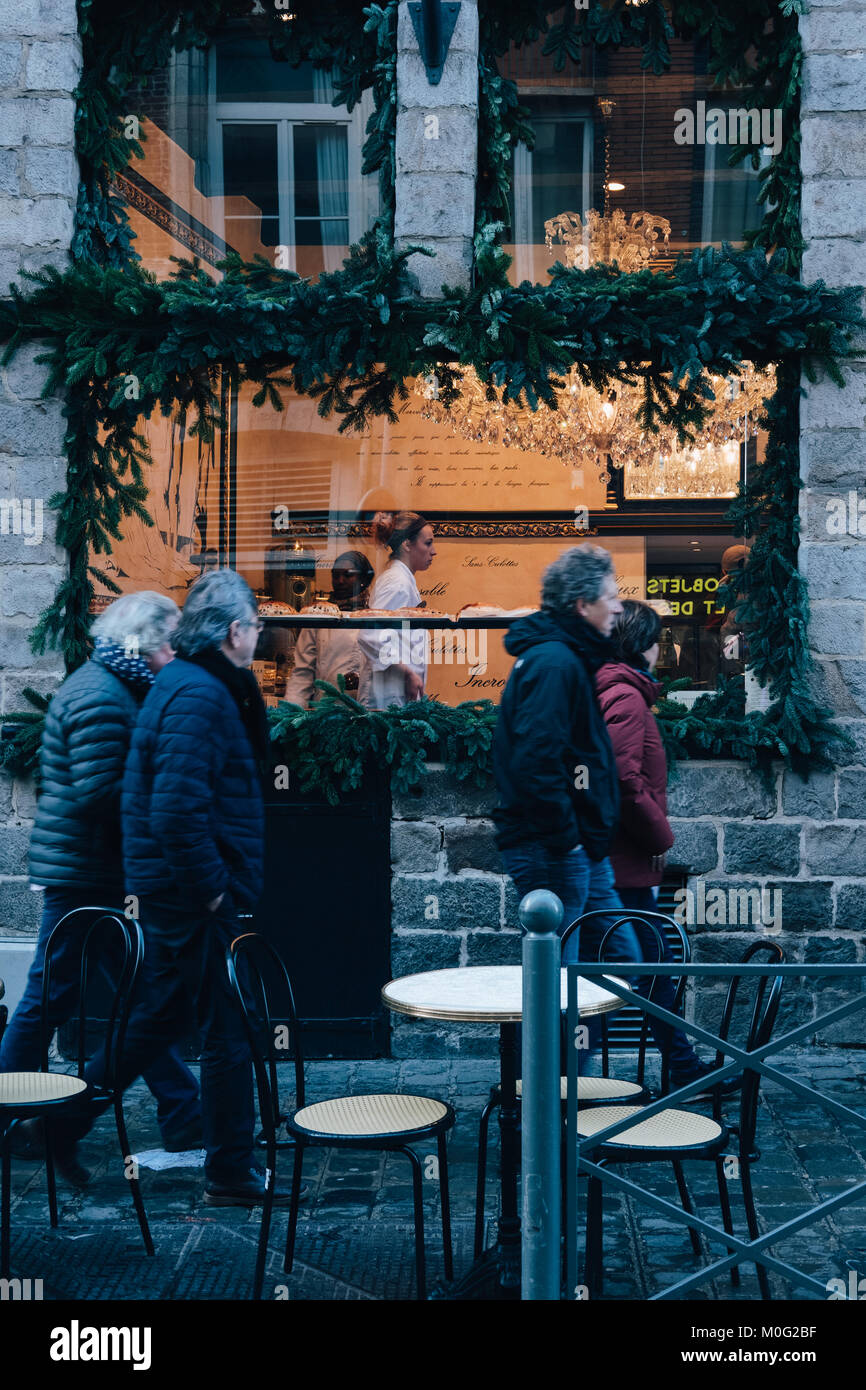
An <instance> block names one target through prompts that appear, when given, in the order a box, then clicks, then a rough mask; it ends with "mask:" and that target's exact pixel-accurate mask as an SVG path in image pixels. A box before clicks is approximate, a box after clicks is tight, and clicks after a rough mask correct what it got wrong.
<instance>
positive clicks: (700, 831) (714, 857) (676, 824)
mask: <svg viewBox="0 0 866 1390" xmlns="http://www.w3.org/2000/svg"><path fill="white" fill-rule="evenodd" d="M671 829H672V830H673V832H674V835H675V837H676V838H675V840H674V843H673V847H672V848H671V849H669V850H668V866H669V867H670V868H672V869H678V868H681V869H688V870H690V872H691V873H693V874H703V873H706V872H707V871H708V870H709V871H711V870H713V869H715V868H717V867H718V863H719V836H718V831H717V829H716V827H715V826H714V825H708V824H706V823H705V822H700V821H698V822H695V821H687V820H674V821H671Z"/></svg>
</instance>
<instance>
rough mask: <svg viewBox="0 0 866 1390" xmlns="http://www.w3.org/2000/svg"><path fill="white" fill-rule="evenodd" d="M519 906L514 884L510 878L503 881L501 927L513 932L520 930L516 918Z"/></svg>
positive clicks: (518, 897)
mask: <svg viewBox="0 0 866 1390" xmlns="http://www.w3.org/2000/svg"><path fill="white" fill-rule="evenodd" d="M519 906H520V894H519V893H518V891H517V889H516V887H515V885H514V882H513V880H512V879H510V878H506V879H505V907H504V909H503V912H502V925H503V926H504V927H506V928H511V929H512V930H513V931H519V930H520V922H519V920H518V917H517V909H518V908H519Z"/></svg>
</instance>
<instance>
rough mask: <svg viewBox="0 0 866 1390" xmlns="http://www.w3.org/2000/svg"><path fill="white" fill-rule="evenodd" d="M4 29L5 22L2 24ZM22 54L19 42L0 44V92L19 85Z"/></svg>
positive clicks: (9, 40)
mask: <svg viewBox="0 0 866 1390" xmlns="http://www.w3.org/2000/svg"><path fill="white" fill-rule="evenodd" d="M4 28H5V22H4ZM23 52H24V49H23V46H22V44H21V42H20V40H16V39H8V40H4V42H3V43H0V91H8V89H9V88H10V87H18V86H20V85H21V58H22V54H23Z"/></svg>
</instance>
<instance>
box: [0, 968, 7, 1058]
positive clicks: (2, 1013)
mask: <svg viewBox="0 0 866 1390" xmlns="http://www.w3.org/2000/svg"><path fill="white" fill-rule="evenodd" d="M5 996H6V984H5V981H3V980H0V999H3V998H5ZM8 1020H9V1010H8V1009H7V1007H6V1005H5V1004H0V1043H2V1041H3V1034H4V1033H5V1032H6V1024H7V1022H8Z"/></svg>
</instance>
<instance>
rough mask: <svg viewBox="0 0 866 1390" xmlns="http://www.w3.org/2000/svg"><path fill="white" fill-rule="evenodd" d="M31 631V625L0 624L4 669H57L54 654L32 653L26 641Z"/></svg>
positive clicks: (0, 647) (0, 649) (0, 648)
mask: <svg viewBox="0 0 866 1390" xmlns="http://www.w3.org/2000/svg"><path fill="white" fill-rule="evenodd" d="M0 553H2V552H0ZM32 630H33V624H32V623H26V624H18V623H11V622H0V652H2V653H3V666H4V667H5V668H6V669H9V668H11V669H12V670H19V671H26V670H29V669H30V668H33V669H34V670H38V671H54V670H56V669H57V653H56V652H45V653H44V654H43V655H42V656H36V655H35V654H34V653H33V651H32V649H31V647H30V643H29V641H28V637H29V635H30V633H31V632H32Z"/></svg>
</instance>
